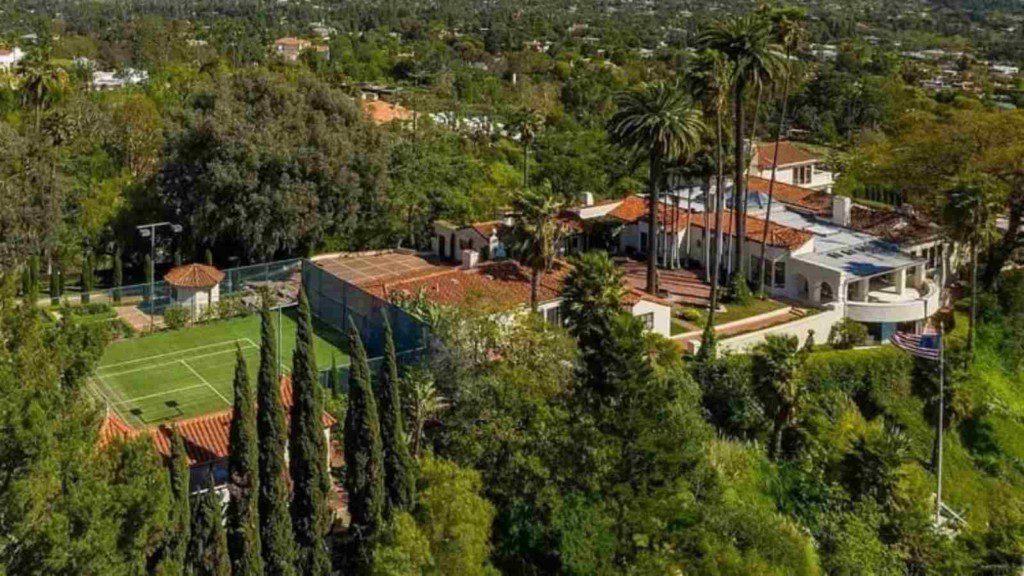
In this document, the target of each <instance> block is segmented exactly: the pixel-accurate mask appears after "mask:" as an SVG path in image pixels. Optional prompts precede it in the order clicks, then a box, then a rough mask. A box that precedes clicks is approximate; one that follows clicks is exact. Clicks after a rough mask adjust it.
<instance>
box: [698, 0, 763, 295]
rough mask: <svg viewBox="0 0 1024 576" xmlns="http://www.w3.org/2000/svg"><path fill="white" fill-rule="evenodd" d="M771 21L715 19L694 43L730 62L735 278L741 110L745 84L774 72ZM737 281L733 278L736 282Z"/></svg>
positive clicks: (741, 214) (742, 215)
mask: <svg viewBox="0 0 1024 576" xmlns="http://www.w3.org/2000/svg"><path fill="white" fill-rule="evenodd" d="M772 40H773V36H772V27H771V25H770V24H769V23H768V22H766V21H765V20H764V18H762V17H760V16H759V15H756V14H747V15H744V16H738V17H735V18H730V19H728V20H725V21H724V22H719V23H717V24H715V25H713V26H712V27H710V28H709V29H707V30H705V31H704V32H703V33H701V35H700V37H699V39H698V45H699V46H701V47H703V48H706V49H712V50H715V51H717V52H719V53H721V54H722V55H723V56H724V57H725V58H726V59H727V60H728V61H729V62H730V63H731V64H732V114H733V146H734V148H733V156H734V159H733V162H734V164H735V166H733V170H734V175H733V195H732V198H733V213H734V216H735V222H736V223H735V233H736V250H735V257H736V260H735V272H737V273H738V276H737V278H738V279H739V281H745V278H746V269H747V266H746V254H745V253H746V250H745V245H744V242H743V239H744V238H746V233H747V219H746V216H747V206H746V170H747V153H746V141H747V129H746V118H745V115H744V111H743V102H744V97H745V96H746V92H747V88H749V87H750V86H757V85H760V84H761V83H763V82H765V81H766V80H767V79H770V78H772V77H774V76H776V74H777V71H778V69H779V66H780V58H779V55H778V52H777V51H776V49H775V47H774V46H773V45H772ZM738 285H739V282H737V286H738Z"/></svg>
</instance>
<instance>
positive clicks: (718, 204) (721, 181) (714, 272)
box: [708, 110, 725, 330]
mask: <svg viewBox="0 0 1024 576" xmlns="http://www.w3.org/2000/svg"><path fill="white" fill-rule="evenodd" d="M715 122H716V127H715V129H716V131H717V136H718V142H717V144H716V146H717V150H716V152H715V155H716V160H717V161H716V164H717V165H718V166H717V169H716V174H715V187H716V188H715V250H714V256H712V258H711V259H712V262H711V306H710V308H709V310H708V326H710V327H711V330H714V326H715V311H716V310H717V309H718V286H719V278H720V276H721V270H722V207H723V205H724V204H725V203H724V202H723V201H722V191H723V188H724V187H725V172H724V166H723V162H724V160H725V158H724V156H725V153H724V150H723V149H722V148H723V147H722V137H723V136H722V111H721V110H719V111H718V113H717V115H716V118H715Z"/></svg>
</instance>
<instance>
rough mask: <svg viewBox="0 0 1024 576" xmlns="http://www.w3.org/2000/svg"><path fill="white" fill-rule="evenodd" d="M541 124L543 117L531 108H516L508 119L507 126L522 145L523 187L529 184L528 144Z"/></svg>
mask: <svg viewBox="0 0 1024 576" xmlns="http://www.w3.org/2000/svg"><path fill="white" fill-rule="evenodd" d="M543 125H544V119H543V118H541V116H540V114H539V113H538V112H537V111H536V110H533V109H531V108H520V109H519V110H516V111H515V112H513V113H512V117H511V119H510V120H509V127H510V128H511V129H512V130H513V132H515V133H516V134H517V135H518V136H519V143H520V144H522V145H523V188H526V187H527V186H529V185H530V170H529V166H530V146H533V142H534V140H536V139H537V134H539V133H540V129H541V127H542V126H543Z"/></svg>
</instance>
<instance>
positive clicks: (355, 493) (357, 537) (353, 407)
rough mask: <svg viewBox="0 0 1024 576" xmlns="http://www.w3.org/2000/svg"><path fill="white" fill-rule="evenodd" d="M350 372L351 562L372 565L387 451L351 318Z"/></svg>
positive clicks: (381, 517)
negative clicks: (384, 447) (382, 440)
mask: <svg viewBox="0 0 1024 576" xmlns="http://www.w3.org/2000/svg"><path fill="white" fill-rule="evenodd" d="M348 342H349V353H350V354H351V368H350V369H351V373H350V377H349V386H348V411H347V412H346V413H345V490H346V492H347V493H348V510H349V514H350V515H351V517H352V523H351V526H350V528H349V529H350V530H351V533H352V546H353V550H352V556H353V558H352V560H353V561H354V562H355V563H356V565H357V566H360V567H362V568H366V567H368V566H372V553H373V545H374V541H375V539H376V536H377V534H378V532H379V530H380V528H381V526H382V524H383V522H384V498H385V494H384V450H383V446H382V444H381V439H380V419H379V417H378V415H377V401H376V400H375V399H374V396H373V390H372V389H371V387H370V366H369V363H368V361H367V359H366V349H364V348H363V341H362V340H361V339H360V337H359V330H357V329H356V325H355V323H354V322H352V320H351V319H349V333H348Z"/></svg>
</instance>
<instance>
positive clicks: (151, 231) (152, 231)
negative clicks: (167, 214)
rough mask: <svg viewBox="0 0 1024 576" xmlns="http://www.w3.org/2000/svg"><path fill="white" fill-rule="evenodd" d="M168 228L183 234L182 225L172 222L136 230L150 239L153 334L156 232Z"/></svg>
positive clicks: (150, 225)
mask: <svg viewBox="0 0 1024 576" xmlns="http://www.w3.org/2000/svg"><path fill="white" fill-rule="evenodd" d="M164 226H167V227H168V228H170V229H171V231H172V232H174V233H175V234H178V233H180V232H181V225H180V224H174V223H171V222H152V223H150V224H141V225H139V226H136V227H135V229H136V230H138V231H139V235H140V236H142V237H143V238H146V237H149V266H150V269H149V270H147V271H146V272H147V273H148V276H149V331H150V332H152V331H153V330H154V329H155V328H156V326H155V322H156V321H155V319H154V318H153V309H154V307H155V294H154V290H153V288H154V285H155V283H156V279H155V276H156V231H157V229H158V228H162V227H164Z"/></svg>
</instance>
